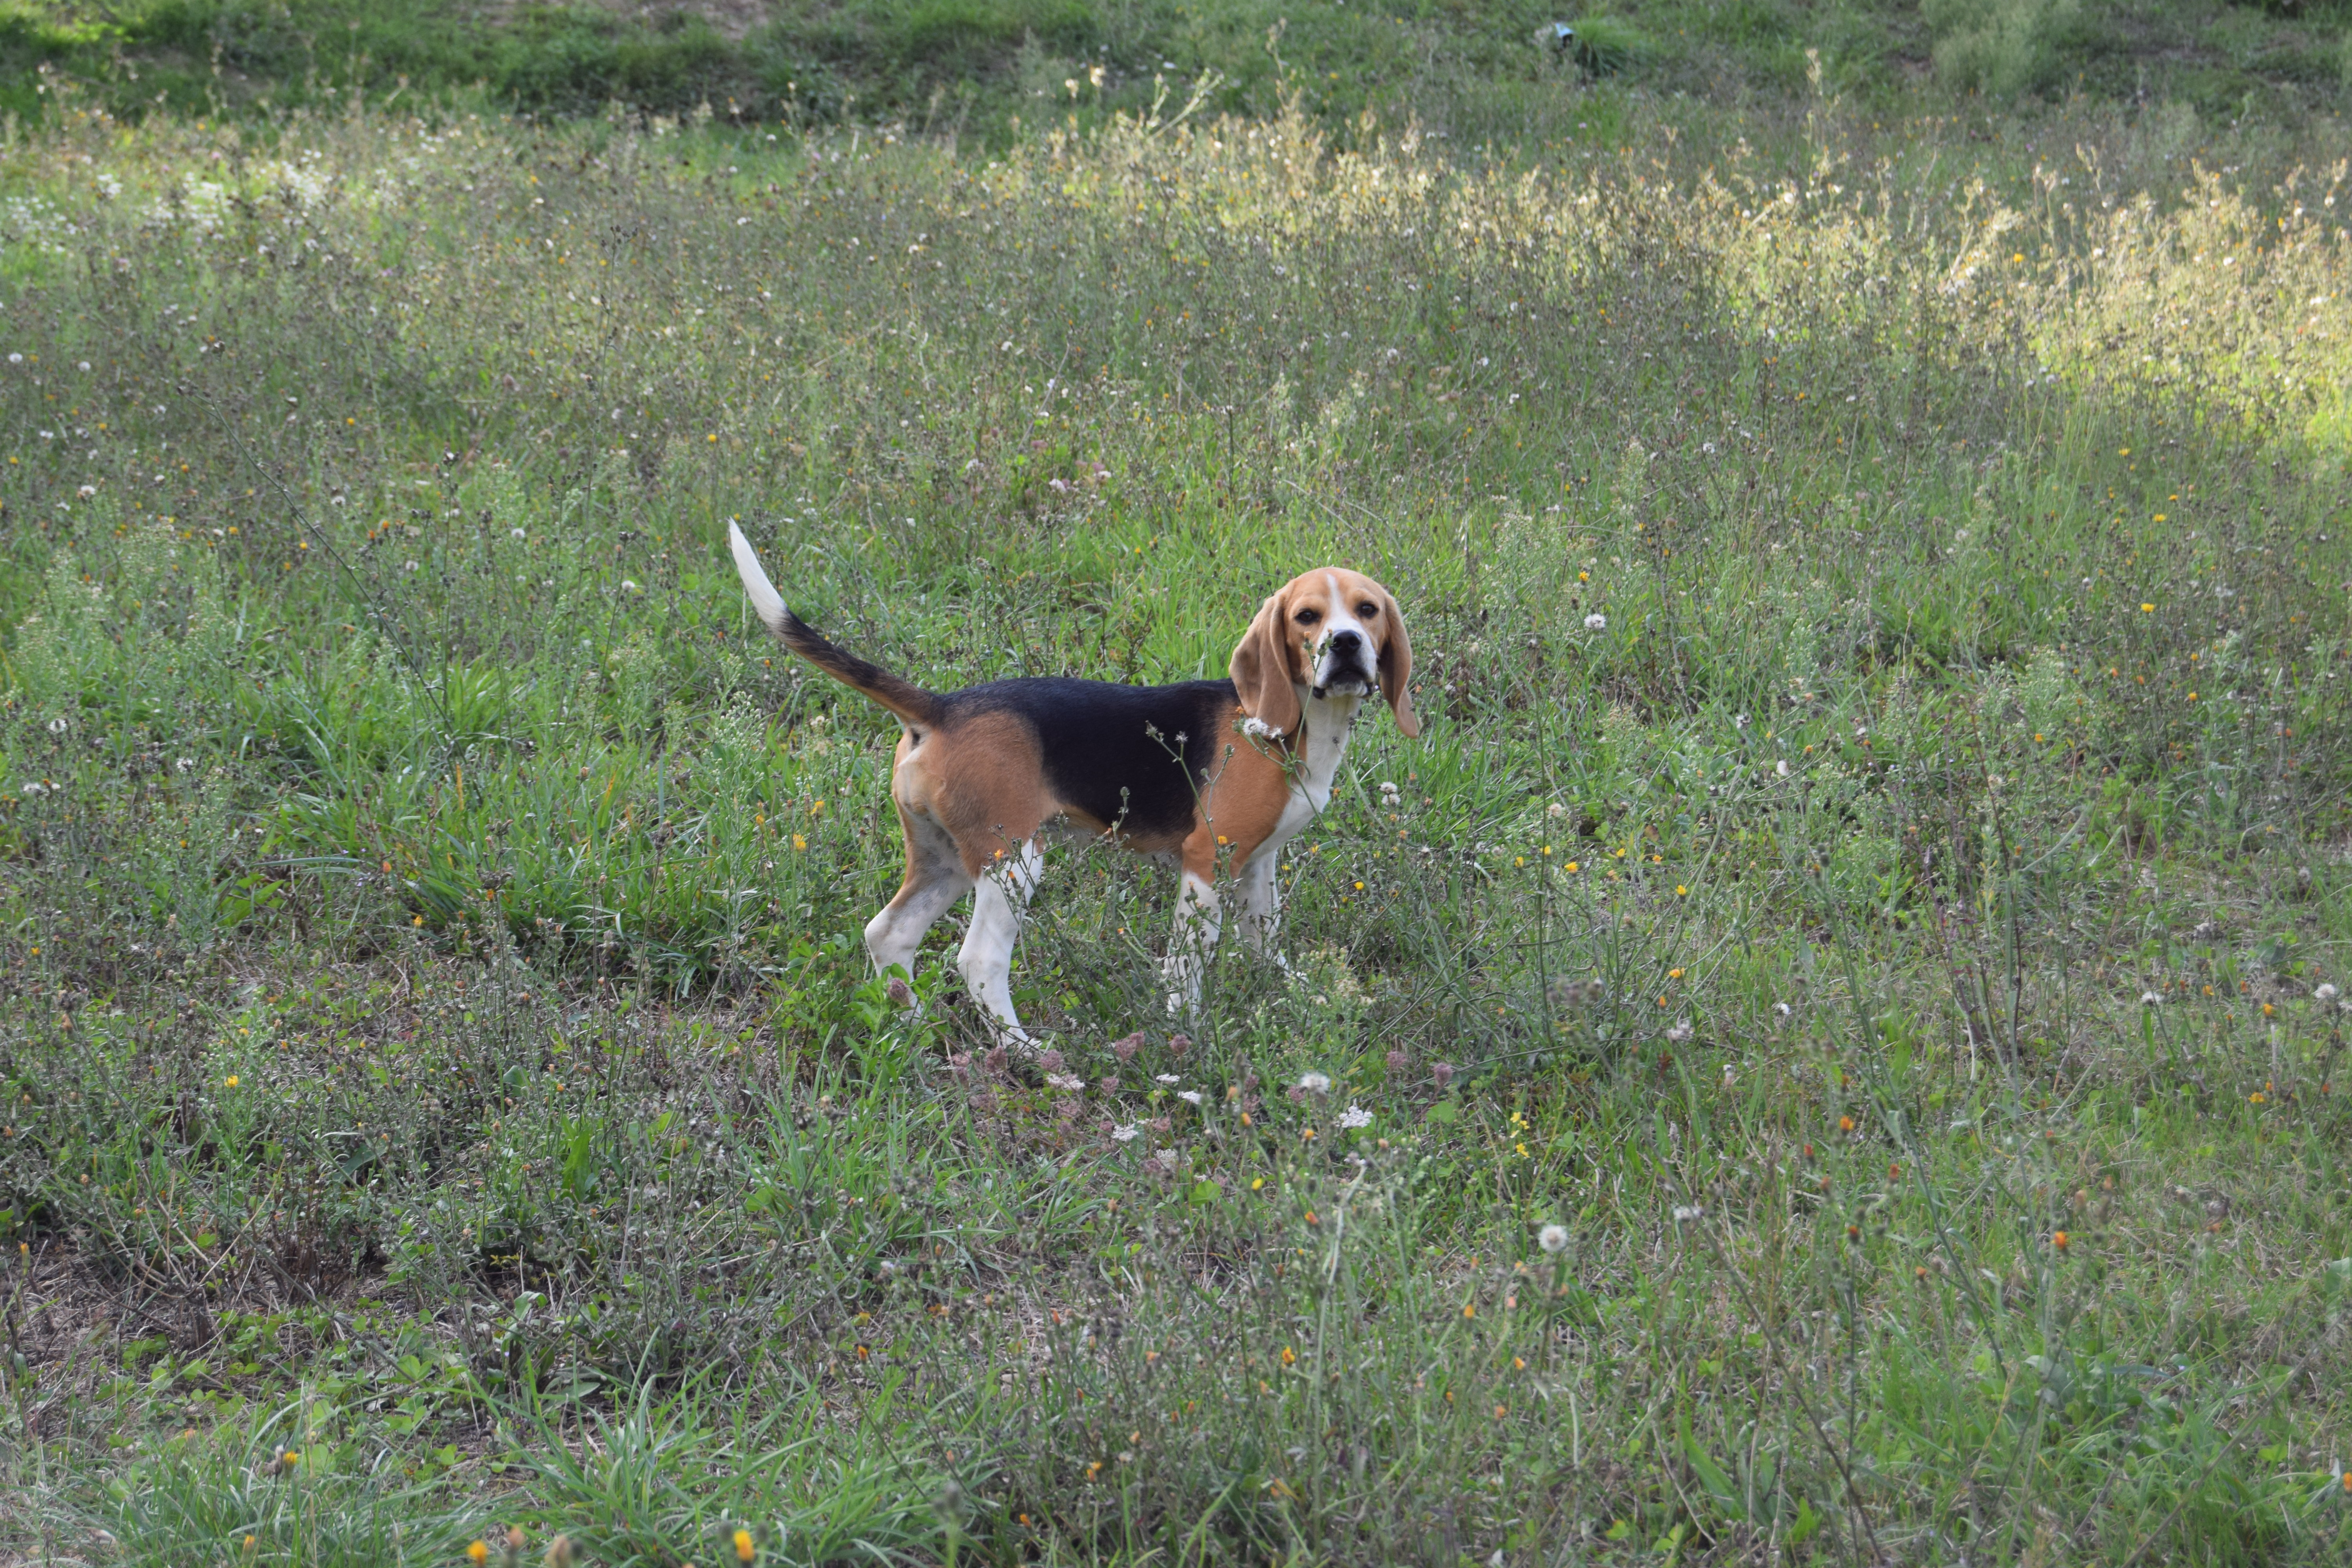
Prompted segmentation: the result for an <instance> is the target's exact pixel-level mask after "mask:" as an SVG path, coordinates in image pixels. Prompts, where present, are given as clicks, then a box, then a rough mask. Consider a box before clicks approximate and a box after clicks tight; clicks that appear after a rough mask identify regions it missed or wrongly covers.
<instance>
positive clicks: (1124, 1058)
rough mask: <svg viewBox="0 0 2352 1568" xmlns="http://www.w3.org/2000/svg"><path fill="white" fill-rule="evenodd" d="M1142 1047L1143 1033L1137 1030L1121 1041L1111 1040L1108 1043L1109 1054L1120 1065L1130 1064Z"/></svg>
mask: <svg viewBox="0 0 2352 1568" xmlns="http://www.w3.org/2000/svg"><path fill="white" fill-rule="evenodd" d="M1142 1045H1143V1031H1142V1030H1140V1029H1138V1030H1136V1031H1135V1033H1133V1034H1131V1035H1129V1036H1128V1037H1127V1038H1125V1039H1123V1040H1113V1041H1112V1042H1111V1043H1110V1054H1111V1055H1113V1056H1115V1057H1117V1058H1118V1059H1119V1061H1120V1062H1121V1063H1126V1062H1131V1061H1133V1060H1134V1059H1135V1053H1136V1052H1137V1051H1138V1050H1139V1049H1140V1048H1141V1047H1142Z"/></svg>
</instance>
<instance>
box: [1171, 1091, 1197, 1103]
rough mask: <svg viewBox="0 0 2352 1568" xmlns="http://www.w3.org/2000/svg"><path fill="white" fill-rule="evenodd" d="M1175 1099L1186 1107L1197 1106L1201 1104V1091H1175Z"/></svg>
mask: <svg viewBox="0 0 2352 1568" xmlns="http://www.w3.org/2000/svg"><path fill="white" fill-rule="evenodd" d="M1176 1098H1177V1099H1179V1100H1182V1101H1183V1102H1184V1103H1185V1104H1187V1105H1198V1104H1200V1103H1201V1091H1200V1090H1199V1089H1178V1090H1177V1091H1176Z"/></svg>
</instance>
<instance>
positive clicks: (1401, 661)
mask: <svg viewBox="0 0 2352 1568" xmlns="http://www.w3.org/2000/svg"><path fill="white" fill-rule="evenodd" d="M1381 598H1382V599H1384V600H1386V601H1387V602H1388V612H1389V618H1388V636H1386V637H1382V638H1381V695H1382V696H1383V697H1386V698H1387V699H1388V700H1389V709H1390V710H1391V712H1393V713H1394V714H1395V715H1396V722H1397V728H1398V729H1400V730H1402V731H1404V733H1405V738H1406V739H1407V740H1411V739H1412V737H1414V736H1416V735H1418V734H1420V733H1421V715H1420V714H1418V713H1416V712H1414V711H1413V710H1412V692H1411V691H1409V690H1408V689H1406V688H1407V687H1408V686H1409V685H1410V684H1411V683H1412V638H1411V637H1407V636H1405V630H1404V616H1402V615H1400V614H1399V613H1398V612H1397V602H1396V595H1394V594H1391V593H1390V592H1389V591H1388V590H1387V589H1386V588H1382V589H1381Z"/></svg>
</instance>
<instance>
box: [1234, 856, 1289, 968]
mask: <svg viewBox="0 0 2352 1568" xmlns="http://www.w3.org/2000/svg"><path fill="white" fill-rule="evenodd" d="M1277 855H1278V851H1276V850H1275V849H1273V848H1270V847H1269V848H1266V849H1262V850H1260V851H1259V852H1258V853H1257V855H1256V856H1255V858H1252V859H1251V860H1250V861H1249V862H1248V863H1247V864H1245V865H1244V866H1243V867H1242V879H1241V880H1242V945H1243V946H1244V947H1246V948H1248V949H1249V950H1250V951H1251V952H1254V953H1255V954H1257V955H1258V956H1259V957H1260V958H1270V959H1272V960H1273V961H1274V962H1275V963H1279V964H1282V967H1283V968H1284V969H1286V970H1287V969H1288V968H1289V967H1290V966H1289V965H1288V964H1287V963H1283V961H1282V953H1281V952H1280V951H1279V950H1277V949H1276V946H1275V944H1274V943H1275V938H1276V936H1278V935H1280V934H1281V931H1282V889H1281V887H1280V885H1279V884H1277V883H1276V881H1275V879H1274V872H1275V860H1276V858H1277Z"/></svg>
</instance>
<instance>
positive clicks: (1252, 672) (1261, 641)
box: [1232, 594, 1299, 735]
mask: <svg viewBox="0 0 2352 1568" xmlns="http://www.w3.org/2000/svg"><path fill="white" fill-rule="evenodd" d="M1283 599H1284V595H1281V594H1276V595H1273V596H1272V597H1271V598H1269V599H1267V600H1266V602H1265V604H1263V605H1259V606H1258V608H1257V619H1255V620H1254V621H1252V622H1250V627H1249V630H1247V631H1245V632H1244V633H1243V634H1242V640H1241V641H1240V643H1238V644H1237V645H1235V647H1234V659H1233V666H1232V670H1233V677H1234V691H1235V692H1236V693H1237V694H1239V696H1240V697H1241V700H1242V711H1243V712H1244V713H1246V714H1248V715H1249V716H1250V717H1251V718H1253V719H1255V720H1256V721H1258V722H1259V723H1260V724H1263V725H1265V728H1267V729H1268V730H1271V731H1274V732H1275V733H1276V734H1277V735H1289V734H1294V733H1296V732H1297V729H1298V719H1299V711H1298V686H1297V681H1296V679H1294V678H1293V677H1292V675H1291V671H1290V658H1291V649H1290V643H1289V637H1290V627H1289V625H1288V617H1287V616H1286V613H1285V611H1284V608H1283Z"/></svg>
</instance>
